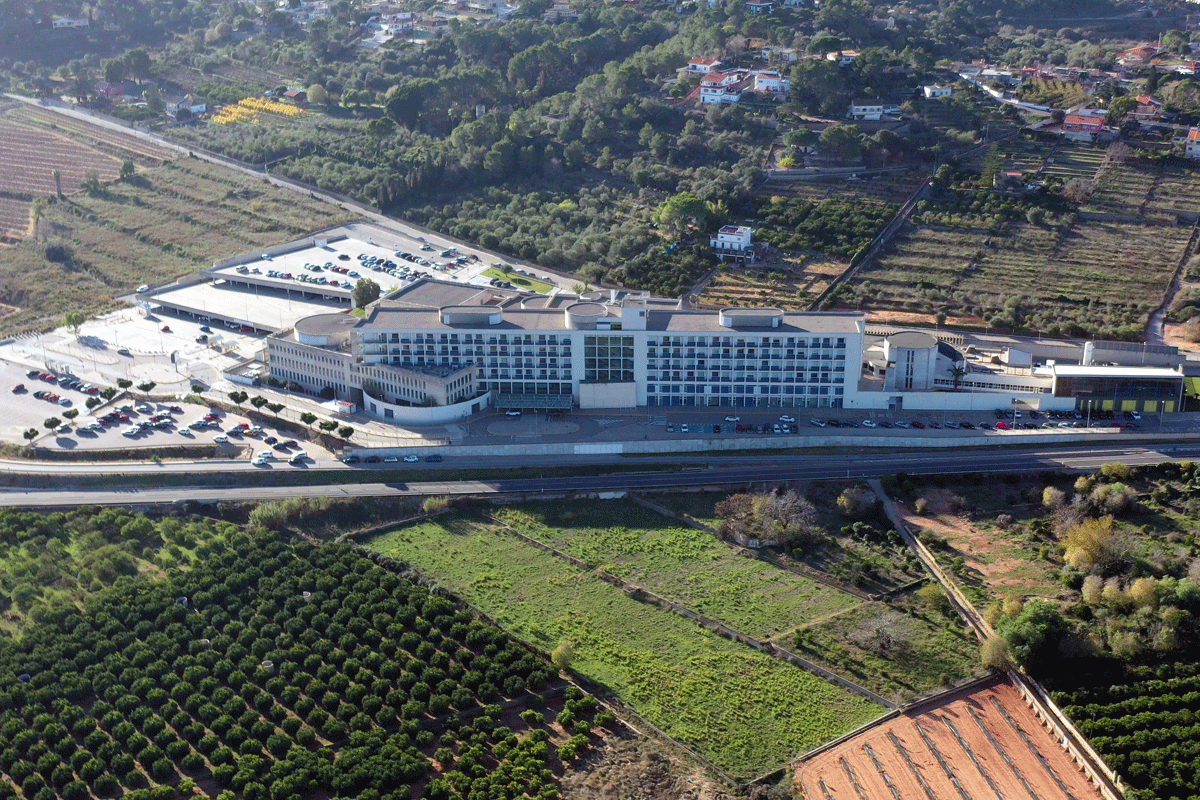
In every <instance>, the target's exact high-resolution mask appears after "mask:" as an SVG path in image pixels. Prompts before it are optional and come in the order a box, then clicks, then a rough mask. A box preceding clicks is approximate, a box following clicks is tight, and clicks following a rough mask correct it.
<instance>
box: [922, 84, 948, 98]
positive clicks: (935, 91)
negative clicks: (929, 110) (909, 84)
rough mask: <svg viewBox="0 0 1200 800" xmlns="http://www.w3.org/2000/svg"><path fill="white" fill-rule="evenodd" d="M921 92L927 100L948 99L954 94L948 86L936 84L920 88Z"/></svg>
mask: <svg viewBox="0 0 1200 800" xmlns="http://www.w3.org/2000/svg"><path fill="white" fill-rule="evenodd" d="M921 92H922V94H924V95H925V97H926V98H927V99H929V100H933V99H936V98H938V97H950V96H952V95H953V94H954V90H953V89H951V88H950V87H949V86H938V85H937V84H930V85H928V86H922V87H921Z"/></svg>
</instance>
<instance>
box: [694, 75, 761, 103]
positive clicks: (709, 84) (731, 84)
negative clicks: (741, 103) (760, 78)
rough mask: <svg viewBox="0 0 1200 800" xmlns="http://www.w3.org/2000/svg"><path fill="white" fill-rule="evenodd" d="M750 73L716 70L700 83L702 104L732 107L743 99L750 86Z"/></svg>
mask: <svg viewBox="0 0 1200 800" xmlns="http://www.w3.org/2000/svg"><path fill="white" fill-rule="evenodd" d="M748 76H749V72H747V71H746V70H744V69H730V70H724V71H721V70H715V71H713V72H710V73H708V74H707V75H705V76H704V80H702V81H700V102H701V103H706V104H708V105H730V104H732V103H736V102H737V101H738V100H740V99H741V97H742V91H743V90H744V89H746V87H747V85H748V84H749V82H750V81H749V78H748Z"/></svg>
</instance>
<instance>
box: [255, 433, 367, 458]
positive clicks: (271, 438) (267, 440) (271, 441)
mask: <svg viewBox="0 0 1200 800" xmlns="http://www.w3.org/2000/svg"><path fill="white" fill-rule="evenodd" d="M263 441H264V442H265V443H267V444H275V443H276V442H278V441H279V439H278V438H277V437H275V436H268V437H267V438H265V439H263ZM367 460H368V461H369V460H370V459H367Z"/></svg>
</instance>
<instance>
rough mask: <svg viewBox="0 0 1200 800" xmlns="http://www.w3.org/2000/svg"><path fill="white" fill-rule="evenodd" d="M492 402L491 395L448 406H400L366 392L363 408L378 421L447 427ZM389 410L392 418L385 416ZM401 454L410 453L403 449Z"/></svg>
mask: <svg viewBox="0 0 1200 800" xmlns="http://www.w3.org/2000/svg"><path fill="white" fill-rule="evenodd" d="M491 402H492V397H491V395H484V396H483V397H477V398H475V399H474V400H464V401H463V402H461V403H455V404H453V405H448V406H398V405H392V404H391V403H385V402H383V401H382V400H376V399H375V398H374V397H371V396H370V395H368V394H366V393H365V392H364V394H363V406H364V410H365V411H366V412H367V413H368V414H370V415H371V416H372V417H374V418H375V419H377V420H381V421H383V422H391V423H395V424H397V425H445V424H447V423H450V422H457V421H458V420H460V419H466V418H467V417H469V416H471V415H472V414H474V413H476V412H477V411H482V410H483V409H485V408H487V407H488V406H489V405H491ZM387 410H390V411H391V412H392V416H391V417H387V416H385V415H384V412H385V411H387ZM381 452H382V451H381ZM399 452H405V453H406V452H409V451H408V449H404V448H402V449H401V451H399Z"/></svg>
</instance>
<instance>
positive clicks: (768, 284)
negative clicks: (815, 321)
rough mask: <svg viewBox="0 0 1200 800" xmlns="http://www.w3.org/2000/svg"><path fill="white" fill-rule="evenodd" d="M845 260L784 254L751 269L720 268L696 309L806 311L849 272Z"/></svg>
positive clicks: (710, 281) (732, 266)
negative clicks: (770, 307) (731, 307)
mask: <svg viewBox="0 0 1200 800" xmlns="http://www.w3.org/2000/svg"><path fill="white" fill-rule="evenodd" d="M846 266H847V263H846V262H844V261H831V260H828V259H825V258H820V257H811V256H802V255H795V254H791V253H781V254H779V256H778V257H775V258H771V259H770V260H768V261H760V262H758V263H757V264H751V265H748V266H736V265H733V264H726V265H723V266H721V267H720V268H719V269H718V270H717V272H716V273H715V274H714V275H713V276H712V279H711V280H709V281H708V283H707V284H705V286H704V290H703V291H702V292H701V293H700V297H699V299H698V300H697V301H696V306H697V307H699V308H725V307H727V306H741V307H745V306H766V305H769V306H772V307H774V308H782V309H784V310H785V311H805V310H807V309H808V308H809V306H811V305H812V302H813V300H815V299H816V298H817V296H818V295H820V294H821V292H823V291H825V290H826V289H827V288H829V285H830V284H831V283H833V281H834V280H836V279H837V277H838V276H839V275H841V274H842V273H843V272H844V271H845V270H846Z"/></svg>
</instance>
